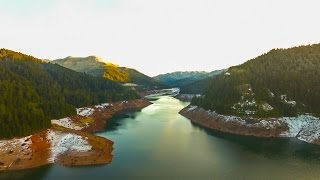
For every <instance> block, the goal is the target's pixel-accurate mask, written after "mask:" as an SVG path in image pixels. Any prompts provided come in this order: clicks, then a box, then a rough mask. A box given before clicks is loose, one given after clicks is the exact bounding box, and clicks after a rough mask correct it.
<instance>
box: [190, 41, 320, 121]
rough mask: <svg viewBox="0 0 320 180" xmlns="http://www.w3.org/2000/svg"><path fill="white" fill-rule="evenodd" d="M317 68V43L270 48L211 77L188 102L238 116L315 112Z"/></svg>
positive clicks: (319, 99)
mask: <svg viewBox="0 0 320 180" xmlns="http://www.w3.org/2000/svg"><path fill="white" fill-rule="evenodd" d="M319 69H320V44H315V45H308V46H299V47H294V48H290V49H273V50H271V51H270V52H268V53H266V54H263V55H261V56H259V57H257V58H254V59H252V60H249V61H247V62H246V63H244V64H242V65H239V66H234V67H231V68H229V70H228V73H223V74H222V75H220V76H218V77H216V78H214V79H213V80H212V81H211V83H210V86H209V87H208V89H207V90H206V93H205V96H204V97H201V98H194V99H193V101H192V104H194V105H198V106H201V107H204V108H205V109H211V110H215V111H217V112H218V113H221V114H234V115H240V116H256V117H266V116H267V117H270V116H271V117H275V116H296V115H298V114H299V113H314V114H315V115H319V114H320V108H319V107H320V70H319ZM269 105H270V106H269ZM266 107H272V108H273V109H272V108H266Z"/></svg>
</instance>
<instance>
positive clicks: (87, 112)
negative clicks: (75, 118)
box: [77, 107, 94, 117]
mask: <svg viewBox="0 0 320 180" xmlns="http://www.w3.org/2000/svg"><path fill="white" fill-rule="evenodd" d="M93 112H94V109H92V108H88V107H84V108H77V114H78V115H79V116H85V117H88V116H91V115H92V114H93Z"/></svg>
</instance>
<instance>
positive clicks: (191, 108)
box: [188, 106, 198, 111]
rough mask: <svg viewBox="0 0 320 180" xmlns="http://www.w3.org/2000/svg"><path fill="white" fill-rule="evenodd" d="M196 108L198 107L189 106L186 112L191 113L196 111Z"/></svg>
mask: <svg viewBox="0 0 320 180" xmlns="http://www.w3.org/2000/svg"><path fill="white" fill-rule="evenodd" d="M197 107H198V106H190V107H189V108H188V111H193V110H195V109H197Z"/></svg>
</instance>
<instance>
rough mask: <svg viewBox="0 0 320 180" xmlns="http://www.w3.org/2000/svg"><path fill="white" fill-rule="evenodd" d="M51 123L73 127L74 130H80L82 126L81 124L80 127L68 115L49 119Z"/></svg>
mask: <svg viewBox="0 0 320 180" xmlns="http://www.w3.org/2000/svg"><path fill="white" fill-rule="evenodd" d="M51 124H55V125H58V126H62V127H65V128H69V129H74V130H78V131H80V130H82V129H83V128H84V127H83V126H82V127H81V125H79V124H77V123H75V122H74V121H72V120H71V118H69V117H67V118H62V119H54V120H51Z"/></svg>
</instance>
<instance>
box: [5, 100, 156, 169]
mask: <svg viewBox="0 0 320 180" xmlns="http://www.w3.org/2000/svg"><path fill="white" fill-rule="evenodd" d="M150 104H151V103H150V102H149V101H147V100H145V99H137V100H132V101H122V102H115V103H105V104H100V105H96V106H92V107H85V108H78V109H77V115H74V116H72V117H66V118H63V119H59V120H52V121H51V123H52V128H50V129H47V130H43V131H41V132H38V133H35V134H33V135H30V136H27V137H22V138H13V139H9V140H0V157H1V159H0V171H6V170H21V169H28V168H35V167H39V166H43V165H47V164H52V163H57V164H60V165H64V166H86V165H98V164H108V163H110V162H111V161H112V151H113V142H112V141H111V140H108V139H106V138H103V137H99V136H95V135H93V134H91V133H94V132H98V131H102V130H104V129H105V126H106V122H107V121H108V120H109V119H110V118H111V117H112V116H113V115H114V114H115V113H119V112H121V111H125V110H129V109H141V108H144V107H146V106H149V105H150Z"/></svg>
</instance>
